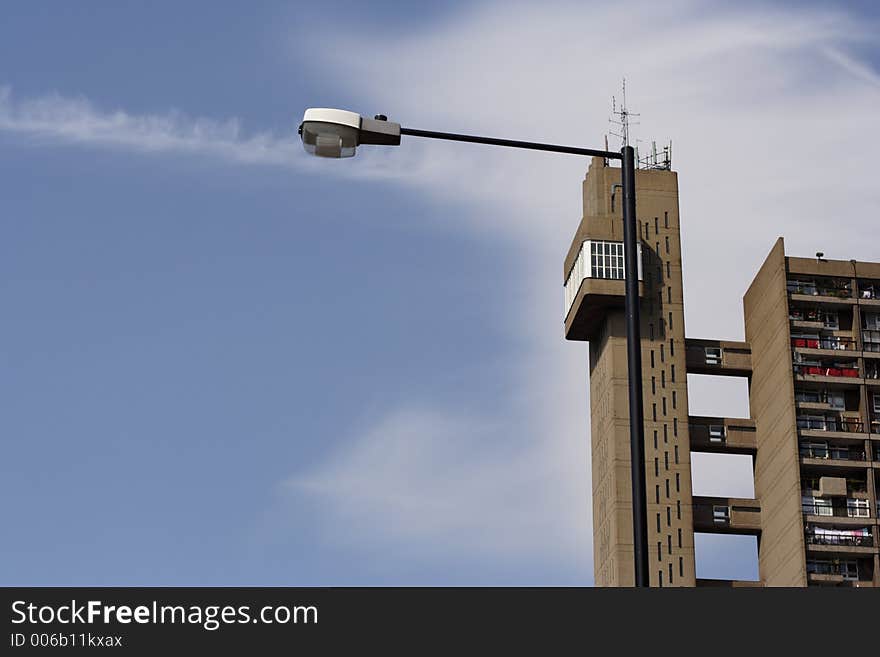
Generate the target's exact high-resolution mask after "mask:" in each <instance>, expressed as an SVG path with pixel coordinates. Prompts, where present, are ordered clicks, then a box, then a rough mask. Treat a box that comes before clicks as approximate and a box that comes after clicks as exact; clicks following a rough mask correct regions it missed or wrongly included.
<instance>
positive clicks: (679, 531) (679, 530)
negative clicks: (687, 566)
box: [678, 527, 681, 547]
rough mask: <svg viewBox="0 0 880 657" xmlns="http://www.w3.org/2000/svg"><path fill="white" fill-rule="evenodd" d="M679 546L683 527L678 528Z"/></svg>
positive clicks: (679, 545)
mask: <svg viewBox="0 0 880 657" xmlns="http://www.w3.org/2000/svg"><path fill="white" fill-rule="evenodd" d="M678 547H681V527H679V528H678Z"/></svg>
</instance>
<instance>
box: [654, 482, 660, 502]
mask: <svg viewBox="0 0 880 657" xmlns="http://www.w3.org/2000/svg"><path fill="white" fill-rule="evenodd" d="M654 488H655V489H656V490H655V491H654V492H655V493H656V495H655V496H654V498H655V499H656V500H657V504H660V484H657V485H656V486H655V487H654Z"/></svg>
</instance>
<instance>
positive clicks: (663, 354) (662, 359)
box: [660, 344, 666, 363]
mask: <svg viewBox="0 0 880 657" xmlns="http://www.w3.org/2000/svg"><path fill="white" fill-rule="evenodd" d="M660 362H661V363H664V362H666V349H665V348H664V345H662V344H661V345H660Z"/></svg>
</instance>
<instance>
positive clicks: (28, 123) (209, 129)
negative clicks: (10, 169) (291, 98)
mask: <svg viewBox="0 0 880 657" xmlns="http://www.w3.org/2000/svg"><path fill="white" fill-rule="evenodd" d="M0 130H2V131H6V132H10V133H15V134H19V135H23V136H27V137H30V138H33V139H38V140H42V141H51V142H62V143H71V144H82V145H97V146H105V147H114V148H121V149H127V150H133V151H137V152H142V153H191V154H196V155H198V154H200V155H207V156H211V157H216V158H221V159H223V160H226V161H230V162H236V163H240V164H262V165H273V166H293V165H294V164H295V163H296V162H298V161H299V150H301V147H300V146H299V144H298V140H295V139H294V138H293V137H295V136H296V135H292V136H285V137H279V136H276V135H272V134H269V133H255V134H251V135H246V134H244V133H243V131H242V129H241V123H240V121H238V119H234V118H233V119H229V120H225V121H217V120H213V119H207V118H191V117H187V116H186V115H184V114H182V113H180V112H173V111H172V112H168V113H166V114H162V115H155V114H152V115H151V114H142V115H138V114H130V113H128V112H125V111H122V110H115V111H105V110H101V109H99V108H98V107H96V106H95V105H94V104H93V103H91V102H90V101H88V100H87V99H85V98H68V97H64V96H60V95H58V94H49V95H45V96H41V97H37V98H22V99H19V98H16V96H15V95H14V94H13V92H12V89H11V88H10V87H8V86H0Z"/></svg>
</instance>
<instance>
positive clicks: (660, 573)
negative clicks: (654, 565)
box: [657, 570, 663, 589]
mask: <svg viewBox="0 0 880 657" xmlns="http://www.w3.org/2000/svg"><path fill="white" fill-rule="evenodd" d="M657 575H659V579H660V588H661V589H662V588H663V571H662V570H658V571H657Z"/></svg>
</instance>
